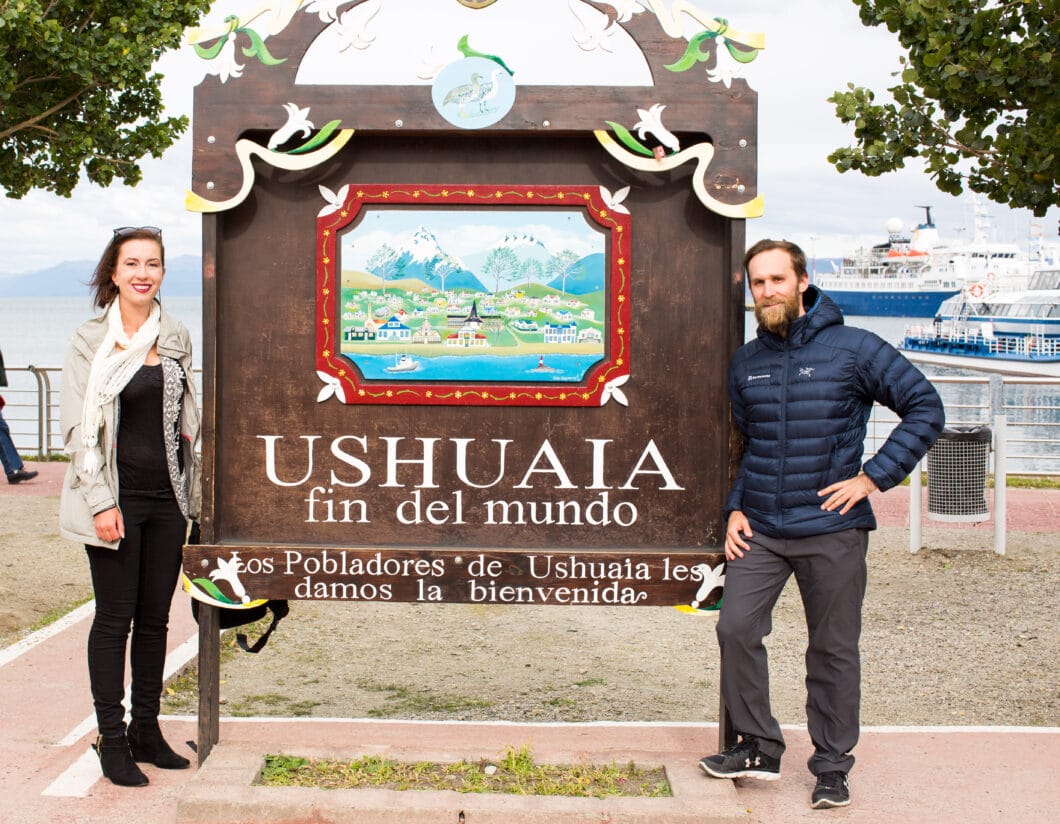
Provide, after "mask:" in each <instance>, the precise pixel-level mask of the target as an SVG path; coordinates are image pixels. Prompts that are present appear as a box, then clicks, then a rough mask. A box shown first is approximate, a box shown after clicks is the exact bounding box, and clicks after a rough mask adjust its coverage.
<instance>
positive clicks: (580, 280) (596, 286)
mask: <svg viewBox="0 0 1060 824" xmlns="http://www.w3.org/2000/svg"><path fill="white" fill-rule="evenodd" d="M605 264H606V260H605V259H604V256H603V255H602V254H601V253H600V252H594V253H593V254H591V255H586V256H585V257H583V258H582V259H581V260H579V261H578V262H577V263H576V264H574V266H573V267H571V273H570V274H569V275H568V276H567V284H566V287H564V284H563V278H559V277H557V278H555V279H553V280H552V281H551V282H550V283H549V284H548V285H549V286H551V287H552V288H553V289H555V290H556V291H557V292H559V291H566V293H567V294H568V295H588V294H590V293H592V292H601V291H603V289H604V287H605V286H606V285H607V281H606V272H605V271H604V266H605Z"/></svg>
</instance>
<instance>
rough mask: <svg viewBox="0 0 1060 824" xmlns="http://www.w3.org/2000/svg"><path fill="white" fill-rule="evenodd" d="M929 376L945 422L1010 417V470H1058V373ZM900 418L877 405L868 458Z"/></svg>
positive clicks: (963, 424) (1027, 472) (1032, 472)
mask: <svg viewBox="0 0 1060 824" xmlns="http://www.w3.org/2000/svg"><path fill="white" fill-rule="evenodd" d="M929 380H931V382H932V383H933V384H934V385H935V387H936V388H937V389H938V390H939V394H940V395H941V396H942V401H943V404H944V405H945V407H946V426H947V427H949V428H951V429H953V428H960V427H970V426H991V425H992V424H993V423H994V421H996V420H997V419H998V418H999V417H1003V418H1004V419H1005V420H1006V446H1007V453H1006V455H1005V464H1006V466H1005V469H1006V471H1007V472H1008V474H1015V475H1042V476H1057V475H1060V384H1058V383H1057V382H1056V381H1055V380H1054V379H1052V378H1029V377H1015V376H1002V375H990V376H983V377H964V376H951V375H946V376H940V375H934V376H929ZM897 422H898V418H897V416H896V415H895V414H894V412H892V411H891V410H890V409H887V408H886V407H883V406H879V405H876V406H875V407H873V410H872V417H871V418H870V420H869V431H868V437H867V438H866V440H865V458H866V459H868V458H870V457H871V456H872V455H874V454H875V453H876V451H877V450H878V449H879V448H880V447H881V446H882V445H883V442H884V441H885V440H886V439H887V437H888V435H890V433H891V430H892V429H893V428H894V426H895V424H896V423H897ZM991 471H994V470H993V468H992V469H991Z"/></svg>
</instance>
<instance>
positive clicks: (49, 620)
mask: <svg viewBox="0 0 1060 824" xmlns="http://www.w3.org/2000/svg"><path fill="white" fill-rule="evenodd" d="M93 597H94V596H93V595H92V593H89V594H88V595H83V596H81V597H80V598H78V599H77V600H76V601H73V602H72V603H69V604H67V605H66V606H62V607H56V608H55V609H52V610H50V611H48V612H46V613H45V614H44V615H43V616H41V618H40V619H39V620H38V621H37V622H36V623H34V624H33V626H31V627H30V628H29V630H28V632H30V633H32V632H36V631H37V630H39V629H44V628H45V627H46V626H48V625H50V624H54V623H55V622H56V621H58V620H59V619H60V618H63V617H65V616H66V615H69V614H70V613H71V612H73V611H74V610H75V609H77V608H78V607H79V606H82V605H83V604H87V603H88V602H89V601H91V600H92V598H93Z"/></svg>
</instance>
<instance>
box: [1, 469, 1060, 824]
mask: <svg viewBox="0 0 1060 824" xmlns="http://www.w3.org/2000/svg"><path fill="white" fill-rule="evenodd" d="M39 468H40V469H41V470H42V472H41V477H40V478H39V479H37V480H36V481H34V482H31V483H27V484H25V485H20V486H16V487H4V486H3V485H2V484H0V513H2V510H3V498H4V496H6V495H26V494H38V495H39V494H44V495H55V494H58V488H59V482H60V479H61V476H62V471H63V465H62V464H44V465H41V466H40V467H39ZM907 495H908V490H907V489H905V488H902V489H898V490H894V491H892V492H889V493H887V494H886V495H882V496H877V501H876V507H877V512H878V514H879V516H880V522H881V525H888V526H902V525H904V524H905V523H907V518H908V515H907V512H906V511H905V509H903V506H905V501H906V500H907V497H906V496H907ZM1058 504H1060V492H1055V491H1054V492H1041V491H1034V490H1010V498H1009V510H1008V511H1009V518H1008V520H1009V525H1010V528H1011V529H1026V530H1031V531H1057V530H1058V526H1060V516H1058ZM179 597H180V598H183V597H184V596H183V595H181V596H179ZM89 614H90V607H88V608H83V610H82V611H81V613H80V614H79V618H78V619H77V620H71V621H70V625H69V626H68V627H66V628H65V629H63V630H62V631H60V632H58V633H56V634H55V635H53V636H51V637H49V638H48V639H47V640H44V641H43V642H42V643H39V644H37V645H36V646H33V647H31V648H30V647H28V645H27V644H25V643H20V645H15V646H14V647H9V648H8V649H6V650H0V754H2V756H3V763H4V765H5V768H4V770H3V772H2V773H0V776H2V777H0V790H2V792H0V822H26V823H27V824H35V823H36V822H40V824H44V822H48V824H66V823H69V824H74V822H77V823H78V824H81V823H82V822H85V823H86V824H93V823H94V822H108V824H109V822H120V821H134V820H135V821H139V822H150V824H169V822H178V821H180V822H191V821H205V820H212V821H227V822H235V821H247V822H251V821H268V820H284V821H286V822H288V824H293V823H294V822H299V821H304V822H310V821H314V822H323V821H332V820H335V821H338V820H342V821H364V822H372V824H381V822H389V821H394V822H398V821H400V822H402V823H403V824H415V823H416V822H432V824H433V822H449V821H453V822H456V821H458V818H457V813H458V812H459V811H461V810H463V811H466V813H467V817H466V822H467V824H494V822H497V823H498V824H499V822H502V821H503V822H505V824H517V823H518V822H523V821H527V822H530V821H534V822H548V823H549V824H551V823H552V822H556V823H557V824H563V822H568V821H575V820H578V821H593V822H612V824H618V822H620V821H627V822H632V821H638V822H650V823H651V824H664V822H667V821H670V822H677V821H687V820H695V821H696V822H705V821H710V820H730V821H731V820H739V821H748V822H798V821H803V820H806V821H810V820H817V821H820V820H821V819H822V817H823V818H827V819H828V820H829V821H857V822H873V824H880V822H884V823H886V822H932V823H933V824H935V823H938V824H948V822H953V824H957V823H958V822H960V824H969V822H971V823H973V824H978V823H979V822H983V824H985V823H986V822H1006V824H1008V822H1012V821H1043V822H1044V821H1053V820H1057V818H1056V816H1057V812H1056V811H1057V810H1060V787H1058V783H1057V781H1056V776H1057V775H1060V731H1058V730H1057V729H1056V728H1053V729H1047V730H1043V729H1039V730H1024V729H1012V728H993V729H974V728H931V729H926V730H925V729H920V730H916V729H911V728H897V729H866V730H863V735H862V740H861V742H860V743H859V745H858V748H857V755H858V767H857V768H856V770H855V772H854V773H853V774H852V787H853V793H854V803H853V804H852V805H851V806H850V807H847V808H844V809H840V810H831V811H827V812H824V811H814V810H810V809H809V807H808V803H807V800H808V796H809V792H810V790H811V788H812V782H811V778H810V776H809V775H808V773H806V771H805V769H804V767H803V765H804V763H805V760H806V758H807V756H808V755H809V744H808V742H807V740H806V735H805V733H804V732H803V731H794V730H793V731H792V732H791V733H789V735H788V739H789V749H788V753H787V754H786V756H785V763H784V775H783V778H782V779H781V780H780V781H778V782H774V783H762V782H754V781H741V782H736V786H735V787H733V785H732V784H731V783H730V782H725V781H721V782H719V781H714V780H712V779H707V778H705V777H701V776H700V775H699V774H698V773H697V771H696V769H695V763H696V761H697V760H698V758H699V757H700V756H702V755H704V754H706V753H707V752H709V751H711V749H712V744H713V742H714V741H715V740H716V735H717V732H716V728H715V727H714V726H713V725H707V724H704V725H665V724H652V725H621V724H599V725H578V724H561V725H488V724H425V723H412V722H408V723H403V722H385V721H367V720H362V721H350V720H326V719H322V720H284V721H272V722H266V721H250V720H227V721H224V722H223V723H222V727H221V742H222V743H221V745H220V746H219V747H218V748H217V749H216V750H215V752H214V755H213V756H211V758H210V759H208V761H207V764H206V766H205V767H204V769H203V770H201V771H196V770H186V771H179V772H166V771H163V770H158V769H154V768H153V767H150V766H147V767H146V768H145V770H146V772H147V773H148V775H149V776H150V778H151V784H150V786H148V787H146V788H142V789H123V788H119V787H115V786H113V785H111V784H110V783H109V782H107V781H103V780H99V778H98V775H99V773H98V764H97V762H95V760H94V756H92V755H91V754H88V755H86V753H88V745H89V743H90V741H91V738H92V736H93V735H94V725H93V721H92V706H91V701H90V698H89V694H88V685H87V674H86V672H85V665H84V649H85V638H86V635H87V632H88V625H89V623H90V621H89ZM77 617H78V616H75V618H77ZM194 639H195V627H194V624H193V623H192V621H191V618H190V610H188V609H186V608H182V606H181V604H180V603H179V602H178V604H177V605H176V606H175V608H174V609H173V622H172V626H171V632H170V646H171V651H174V650H176V651H177V652H176V655H177V657H185V656H187V655H190V654H193V652H194ZM181 651H183V653H184V655H183V656H181V655H180V652H181ZM163 724H164V726H165V728H166V730H167V734H168V737H169V738H170V740H171V741H172V742H173V743H174V744H178V742H181V743H180V745H179V746H178V749H179V750H182V751H184V752H186V753H187V754H188V755H189V756H192V757H194V756H193V754H192V753H191V752H190V751H189V750H188V747H187V745H186V744H184V743H182V742H186V741H188V740H189V739H192V738H194V735H195V732H194V730H195V722H194V719H192V718H178V719H164V721H163ZM524 743H525V744H528V745H530V747H531V749H532V750H533V752H534V754H535V756H536V757H538V758H539V759H541V760H549V759H550V758H555V759H570V758H584V757H585V756H586V755H594V756H597V757H608V758H613V759H615V760H618V761H624V760H626V759H629V758H633V757H636V758H638V759H646V760H654V761H656V762H658V763H662V764H664V765H666V766H667V769H668V772H669V774H670V775H671V777H672V779H673V781H674V785H675V788H676V789H675V792H676V794H677V797H676V798H675V799H674V800H673V801H672V802H668V806H665V807H663V806H659V807H652V806H650V803H649V806H648V810H649V812H647V813H644V812H641V813H638V812H637V809H640V808H638V807H637V806H636V805H626V806H622V805H621V804H609V803H608V802H594V801H571V802H569V803H568V804H563V803H559V802H555V801H554V800H553V801H549V802H546V801H543V800H541V799H535V798H521V797H490V796H487V797H468V796H457V795H455V794H447V793H442V794H436V793H428V794H422V793H411V792H409V793H383V794H379V793H366V792H363V791H358V792H357V793H355V794H352V795H351V794H338V795H336V794H332V795H328V794H326V793H324V794H321V793H323V791H319V792H318V791H298V790H278V791H264V790H262V789H260V788H258V789H251V788H249V787H248V786H246V785H247V783H249V782H248V780H244V779H245V777H246V775H247V774H248V773H247V765H248V764H250V768H249V769H250V771H251V772H253V769H254V767H253V764H254V763H255V762H256V760H257V759H259V758H260V756H261V755H262V754H264V753H266V752H276V751H281V750H287V751H294V750H299V751H303V752H305V751H307V750H309V749H311V748H312V749H314V750H319V751H333V752H343V753H345V754H348V755H350V756H352V755H357V754H364V753H378V754H393V755H396V756H397V757H402V758H415V757H425V758H437V757H443V756H453V757H458V758H478V757H486V756H492V755H493V754H494V753H498V752H500V751H503V749H504V748H505V747H506V746H510V745H521V744H524ZM236 778H238V779H239V780H238V782H237V781H236V780H235V779H236ZM71 792H80V793H82V795H80V796H76V795H75V796H71V795H69V793H71ZM64 793H66V795H64ZM307 793H308V794H307ZM428 796H429V798H428ZM641 807H643V805H641ZM638 815H639V817H638Z"/></svg>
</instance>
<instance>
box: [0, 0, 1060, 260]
mask: <svg viewBox="0 0 1060 824" xmlns="http://www.w3.org/2000/svg"><path fill="white" fill-rule="evenodd" d="M384 2H386V0H384ZM420 2H428V0H420ZM429 2H432V3H433V2H441V0H429ZM448 2H452V0H448ZM499 2H500V3H504V2H505V0H499ZM261 3H262V0H217V2H215V3H214V8H213V11H211V13H210V16H209V18H208V20H219V19H223V17H224V16H225V14H228V13H231V12H233V11H238V10H241V9H243V8H246V7H247V6H248V5H249V6H258V5H261ZM697 5H698V6H699V7H700V8H701V9H703V10H704V11H706V12H707V13H709V14H710V16H712V17H713V16H717V17H724V18H728V20H729V21H730V23H731V25H732V26H734V27H737V28H740V29H743V30H750V31H761V32H764V33H765V35H766V50H765V51H764V52H762V53H761V54H760V55H759V57H758V59H757V60H756V61H754V62H753V63H751V64H749V66H748V67H747V68H746V76H747V78H748V80H749V82H750V85H751V86H752V88H754V89H756V90H757V91H758V93H759V146H758V151H759V177H758V183H759V191H760V192H761V193H762V194H763V195H764V196H765V217H762V218H758V219H756V220H751V221H748V231H747V236H748V243H751V242H753V241H754V240H757V239H758V238H761V237H786V238H790V239H792V240H794V241H796V242H798V243H800V244H802V245H803V246H804V247H805V249H806V251H807V252H808V253H813V252H816V254H817V255H818V256H820V257H829V256H839V255H842V254H843V253H844V252H846V251H849V250H850V249H852V248H855V247H857V246H859V245H867V244H872V243H876V242H879V241H880V240H882V239H885V231H884V228H883V227H884V224H885V223H886V221H887V219H888V218H890V217H900V218H902V219H903V220H904V221H905V223H906V225H910V224H913V223H915V222H916V221H917V220H918V219H919V218H920V216H921V215H922V211H921V210H919V209H917V208H916V207H917V206H918V205H920V204H929V205H932V206H933V207H934V209H933V216H934V219H935V223H936V224H937V225H938V227H939V232H940V234H941V235H942V238H943V239H944V240H947V239H948V240H958V239H960V238H961V237H962V236H963V237H970V234H971V232H970V229H971V210H972V207H971V201H970V199H969V198H968V196H967V195H966V196H965V197H963V198H960V199H956V198H952V197H950V196H949V195H945V194H943V193H941V192H939V191H938V190H937V189H936V188H935V186H934V184H933V183H932V181H931V180H930V178H929V177H928V176H927V175H926V174H925V173H923V171H921V169H920V167H917V168H907V169H905V170H903V171H901V172H897V173H894V174H891V175H886V176H884V177H880V178H868V177H864V176H862V175H860V174H857V173H848V174H846V175H840V174H839V173H838V172H836V171H834V169H832V167H831V166H830V165H829V164H828V162H827V160H826V157H827V155H828V153H829V152H830V151H832V150H833V149H835V148H836V147H838V146H840V145H847V144H849V143H850V142H851V139H852V131H851V130H850V129H849V128H848V127H846V126H844V125H843V124H841V123H839V121H838V120H836V118H835V116H834V114H833V108H832V106H831V104H829V103H828V102H827V98H828V97H829V96H830V95H831V94H832V92H833V91H835V90H837V89H841V88H844V87H845V85H846V83H847V82H854V83H856V84H859V85H867V86H870V87H872V88H874V89H875V90H876V91H877V92H878V93H879V92H883V91H884V90H885V89H886V87H887V86H888V85H891V84H892V83H893V78H892V77H891V73H892V72H894V71H896V70H897V69H898V67H899V64H898V56H899V54H900V49H899V47H898V45H897V41H896V40H895V38H894V36H893V35H891V34H890V33H889V32H887V31H886V30H885V29H868V28H866V27H864V26H863V25H862V24H861V22H860V20H859V18H858V13H857V8H856V7H855V6H854V4H853V3H849V2H845V0H803V2H799V3H793V2H790V0H700V2H699V3H697ZM159 69H160V70H161V71H162V72H163V73H165V74H166V75H167V79H166V81H165V84H164V94H165V100H166V105H167V111H168V112H169V113H173V114H179V113H187V114H190V112H191V100H192V88H193V86H194V85H195V83H197V82H198V80H199V79H200V77H201V69H200V68H199V63H198V61H197V58H195V56H194V53H193V52H192V51H191V50H190V48H185V49H184V50H182V51H181V52H179V53H174V54H171V55H167V56H166V57H164V58H163V61H162V63H161V65H160V67H159ZM693 71H703V69H701V68H699V67H696V68H695V69H693ZM236 82H238V81H236ZM704 82H706V79H705V78H704ZM143 169H144V179H143V181H142V182H141V183H140V184H139V185H138V186H136V187H134V188H129V187H125V186H121V185H114V186H112V187H110V188H109V189H100V188H99V187H97V186H93V185H91V184H89V183H82V184H81V185H80V186H79V187H78V188H77V189H76V190H75V191H74V195H73V197H71V198H69V199H66V198H60V197H55V196H52V195H47V194H43V193H31V194H30V195H27V196H26V197H25V198H23V199H22V200H18V201H14V200H10V199H7V198H0V226H2V227H3V229H2V230H0V234H2V237H3V241H2V249H3V260H2V261H0V277H2V276H5V275H15V274H22V273H25V272H30V271H34V270H37V269H42V268H45V267H47V266H51V265H53V264H55V263H59V262H62V261H67V260H85V259H88V260H94V259H95V258H96V257H97V256H98V254H99V252H100V251H101V250H102V247H103V245H104V244H105V243H106V241H107V240H108V238H109V236H110V232H111V230H112V229H113V228H114V227H116V226H128V225H133V226H138V225H142V224H150V225H158V226H161V227H163V229H164V237H165V240H166V250H167V254H169V255H182V254H198V253H199V251H200V225H201V216H200V215H198V214H195V213H189V212H186V211H185V210H184V192H185V189H186V188H187V186H188V184H189V182H190V178H191V146H190V131H189V133H188V135H186V136H185V137H184V138H183V139H182V140H181V141H180V142H179V143H178V144H176V145H175V146H174V147H173V148H172V149H170V150H169V152H167V153H166V156H165V157H164V158H162V159H161V160H152V159H148V160H146V161H144V163H143ZM988 205H989V210H990V213H991V214H992V216H993V217H994V223H995V226H996V238H997V239H998V240H1002V241H1014V242H1018V243H1021V244H1024V243H1025V242H1026V237H1027V235H1028V232H1029V230H1030V225H1031V220H1032V216H1031V214H1030V212H1028V211H1025V210H1009V209H1005V208H1003V207H1001V206H998V205H996V204H988ZM1058 216H1060V209H1052V210H1051V211H1050V213H1049V214H1048V215H1047V216H1046V217H1045V218H1042V219H1040V221H1039V222H1040V224H1041V227H1042V230H1043V232H1044V234H1045V238H1046V240H1047V241H1055V240H1056V234H1055V233H1056V227H1057V219H1058ZM964 228H967V229H968V231H967V232H962V231H961V230H962V229H964Z"/></svg>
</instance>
